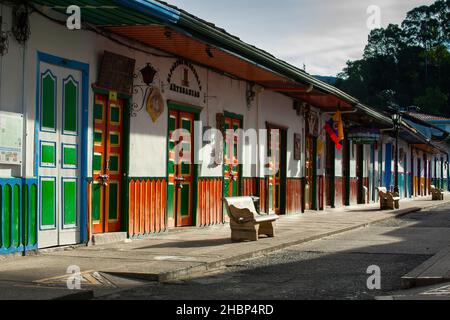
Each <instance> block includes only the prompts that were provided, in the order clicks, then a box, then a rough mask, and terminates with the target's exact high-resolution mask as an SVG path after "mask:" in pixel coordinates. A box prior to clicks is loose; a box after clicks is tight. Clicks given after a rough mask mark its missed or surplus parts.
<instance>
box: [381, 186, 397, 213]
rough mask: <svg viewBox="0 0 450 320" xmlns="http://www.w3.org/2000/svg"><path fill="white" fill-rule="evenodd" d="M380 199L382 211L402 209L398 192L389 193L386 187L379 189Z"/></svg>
mask: <svg viewBox="0 0 450 320" xmlns="http://www.w3.org/2000/svg"><path fill="white" fill-rule="evenodd" d="M377 190H378V195H379V197H380V209H381V210H394V209H398V208H400V204H399V202H400V197H399V195H398V193H396V192H389V191H387V189H386V187H377Z"/></svg>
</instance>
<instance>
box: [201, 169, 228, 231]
mask: <svg viewBox="0 0 450 320" xmlns="http://www.w3.org/2000/svg"><path fill="white" fill-rule="evenodd" d="M222 193H223V180H222V178H221V177H220V178H198V190H197V194H198V197H197V226H199V227H204V226H211V225H215V224H220V223H223V222H224V216H223V204H222Z"/></svg>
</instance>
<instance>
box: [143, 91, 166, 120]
mask: <svg viewBox="0 0 450 320" xmlns="http://www.w3.org/2000/svg"><path fill="white" fill-rule="evenodd" d="M146 110H147V112H148V114H149V115H150V118H152V121H153V122H156V120H158V118H159V117H160V116H161V114H162V113H163V112H164V98H163V96H162V95H161V91H160V90H159V88H153V90H152V92H151V94H150V95H149V96H148V97H147V102H146Z"/></svg>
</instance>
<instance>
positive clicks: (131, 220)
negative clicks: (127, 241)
mask: <svg viewBox="0 0 450 320" xmlns="http://www.w3.org/2000/svg"><path fill="white" fill-rule="evenodd" d="M166 193H167V181H166V178H130V181H129V209H128V233H129V235H130V237H137V236H145V235H149V234H153V233H158V232H163V231H165V230H166V208H167V197H166Z"/></svg>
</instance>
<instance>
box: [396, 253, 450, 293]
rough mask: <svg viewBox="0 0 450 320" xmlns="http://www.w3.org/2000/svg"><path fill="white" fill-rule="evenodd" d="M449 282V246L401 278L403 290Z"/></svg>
mask: <svg viewBox="0 0 450 320" xmlns="http://www.w3.org/2000/svg"><path fill="white" fill-rule="evenodd" d="M449 281H450V246H449V247H447V248H445V249H443V250H441V251H439V252H438V253H436V254H435V255H434V256H433V257H431V258H430V259H428V260H427V261H425V262H424V263H422V264H421V265H420V266H418V267H417V268H415V269H414V270H412V271H411V272H409V273H408V274H406V275H404V276H403V277H402V287H403V288H405V289H408V288H412V287H419V286H430V285H434V284H439V283H445V282H449Z"/></svg>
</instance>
